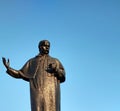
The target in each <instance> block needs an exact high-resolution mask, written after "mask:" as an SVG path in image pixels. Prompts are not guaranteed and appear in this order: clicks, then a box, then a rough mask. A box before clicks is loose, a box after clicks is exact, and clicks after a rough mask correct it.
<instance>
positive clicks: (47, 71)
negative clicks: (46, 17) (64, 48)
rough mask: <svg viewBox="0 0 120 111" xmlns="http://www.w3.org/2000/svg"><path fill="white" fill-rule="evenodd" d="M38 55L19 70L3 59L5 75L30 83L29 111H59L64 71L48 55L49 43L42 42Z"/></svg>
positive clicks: (60, 65) (58, 62)
mask: <svg viewBox="0 0 120 111" xmlns="http://www.w3.org/2000/svg"><path fill="white" fill-rule="evenodd" d="M38 48H39V54H38V55H37V56H36V57H34V58H32V59H30V60H28V61H27V62H26V64H25V65H24V66H23V67H22V68H21V69H20V70H15V69H13V68H11V67H10V64H9V59H8V61H6V59H5V58H4V57H3V58H2V60H3V64H4V66H5V67H6V69H7V71H6V72H7V73H8V74H9V75H10V76H12V77H14V78H21V79H23V80H25V81H28V82H29V83H30V96H31V111H60V83H62V82H64V81H65V70H64V67H63V66H62V64H61V63H60V61H59V60H58V59H56V58H53V57H51V56H50V55H49V49H50V42H49V41H48V40H42V41H40V42H39V45H38Z"/></svg>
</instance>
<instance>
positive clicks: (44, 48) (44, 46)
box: [40, 41, 50, 54]
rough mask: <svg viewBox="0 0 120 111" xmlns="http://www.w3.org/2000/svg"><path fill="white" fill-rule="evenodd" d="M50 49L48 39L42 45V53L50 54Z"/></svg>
mask: <svg viewBox="0 0 120 111" xmlns="http://www.w3.org/2000/svg"><path fill="white" fill-rule="evenodd" d="M49 49H50V43H49V42H48V41H45V42H44V43H43V44H42V45H41V46H40V52H41V53H42V54H48V53H49Z"/></svg>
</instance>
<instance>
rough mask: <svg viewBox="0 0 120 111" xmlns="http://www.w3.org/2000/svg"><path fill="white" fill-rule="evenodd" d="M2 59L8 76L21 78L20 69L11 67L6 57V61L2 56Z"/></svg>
mask: <svg viewBox="0 0 120 111" xmlns="http://www.w3.org/2000/svg"><path fill="white" fill-rule="evenodd" d="M2 61H3V64H4V66H5V67H6V69H7V71H6V72H7V73H8V74H9V75H10V76H12V77H15V78H21V76H20V73H21V72H20V71H19V70H15V69H13V68H11V67H10V61H9V59H8V61H6V59H5V58H4V57H3V58H2Z"/></svg>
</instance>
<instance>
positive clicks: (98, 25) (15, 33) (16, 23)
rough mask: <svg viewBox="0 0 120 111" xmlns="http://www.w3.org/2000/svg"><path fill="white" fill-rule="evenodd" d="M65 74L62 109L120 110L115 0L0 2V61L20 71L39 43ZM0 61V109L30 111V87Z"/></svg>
mask: <svg viewBox="0 0 120 111" xmlns="http://www.w3.org/2000/svg"><path fill="white" fill-rule="evenodd" d="M43 39H48V40H49V41H50V42H51V51H50V55H51V56H53V57H56V58H58V59H59V60H60V61H61V62H62V64H63V65H64V67H65V70H66V82H65V83H63V84H61V111H120V1H119V0H46V1H42V0H34V1H33V0H4V1H3V0H1V1H0V51H1V52H0V57H1V58H2V57H6V58H9V59H10V65H11V67H13V68H15V69H20V68H21V67H22V66H23V65H24V63H25V62H26V61H27V60H28V59H30V58H32V57H34V56H35V55H37V54H38V43H39V41H40V40H43ZM5 71H6V70H5V68H4V66H3V64H2V61H1V62H0V73H1V77H0V89H1V91H0V98H1V99H0V108H1V110H4V111H21V110H22V111H30V97H29V96H30V95H29V83H27V82H25V81H23V80H21V79H19V80H18V79H14V78H12V77H10V76H8V75H7V74H6V73H5Z"/></svg>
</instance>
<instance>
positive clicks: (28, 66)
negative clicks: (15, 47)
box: [20, 59, 34, 81]
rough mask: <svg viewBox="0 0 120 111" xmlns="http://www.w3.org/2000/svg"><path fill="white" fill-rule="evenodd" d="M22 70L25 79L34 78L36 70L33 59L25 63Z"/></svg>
mask: <svg viewBox="0 0 120 111" xmlns="http://www.w3.org/2000/svg"><path fill="white" fill-rule="evenodd" d="M20 72H21V73H20V75H21V76H22V79H23V80H26V81H29V80H30V79H31V78H33V75H34V70H33V69H32V59H31V60H29V61H28V62H26V63H25V65H24V66H23V67H22V68H21V69H20Z"/></svg>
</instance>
